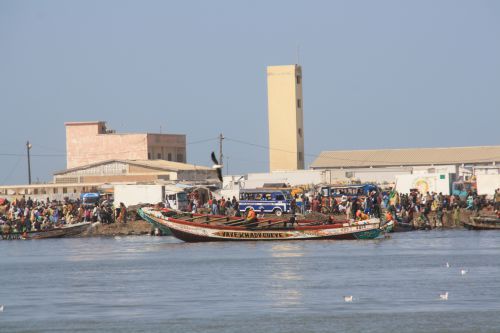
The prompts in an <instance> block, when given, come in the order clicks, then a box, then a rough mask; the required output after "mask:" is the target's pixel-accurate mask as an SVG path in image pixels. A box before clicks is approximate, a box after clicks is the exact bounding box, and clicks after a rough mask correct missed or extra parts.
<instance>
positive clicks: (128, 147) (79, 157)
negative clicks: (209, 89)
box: [66, 122, 187, 169]
mask: <svg viewBox="0 0 500 333" xmlns="http://www.w3.org/2000/svg"><path fill="white" fill-rule="evenodd" d="M158 154H159V156H160V158H158ZM169 154H171V160H172V161H176V162H182V163H185V162H186V160H187V157H186V136H185V135H181V134H142V133H136V134H134V133H133V134H117V133H114V132H109V131H107V130H106V126H105V123H104V122H83V123H66V167H67V168H68V169H70V168H75V167H78V166H82V165H87V164H92V163H96V162H101V161H107V160H112V159H120V160H147V159H153V160H155V159H164V160H168V157H169Z"/></svg>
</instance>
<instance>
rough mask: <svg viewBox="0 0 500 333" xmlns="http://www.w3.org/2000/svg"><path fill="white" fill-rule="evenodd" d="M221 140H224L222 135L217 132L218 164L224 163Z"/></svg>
mask: <svg viewBox="0 0 500 333" xmlns="http://www.w3.org/2000/svg"><path fill="white" fill-rule="evenodd" d="M222 140H224V136H223V135H222V133H221V134H219V163H220V165H224V160H223V159H222V158H223V157H224V155H222Z"/></svg>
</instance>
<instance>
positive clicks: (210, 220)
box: [203, 216, 229, 223]
mask: <svg viewBox="0 0 500 333" xmlns="http://www.w3.org/2000/svg"><path fill="white" fill-rule="evenodd" d="M222 220H226V221H227V220H229V216H224V217H219V218H216V219H210V218H209V220H208V221H205V222H203V223H211V222H215V221H222Z"/></svg>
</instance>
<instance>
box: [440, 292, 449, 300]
mask: <svg viewBox="0 0 500 333" xmlns="http://www.w3.org/2000/svg"><path fill="white" fill-rule="evenodd" d="M439 298H440V299H441V300H442V301H447V300H448V292H445V293H444V294H440V295H439Z"/></svg>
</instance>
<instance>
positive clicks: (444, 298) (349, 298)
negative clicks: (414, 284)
mask: <svg viewBox="0 0 500 333" xmlns="http://www.w3.org/2000/svg"><path fill="white" fill-rule="evenodd" d="M445 266H446V268H450V267H451V266H450V263H449V262H447V263H446V265H445ZM468 272H469V270H467V269H463V268H462V269H461V270H460V275H462V276H463V275H465V274H467V273H468ZM448 295H449V294H448V292H447V291H446V292H445V293H443V294H439V299H440V300H442V301H447V300H448ZM352 301H354V296H352V295H349V296H344V302H346V303H351V302H352Z"/></svg>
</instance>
